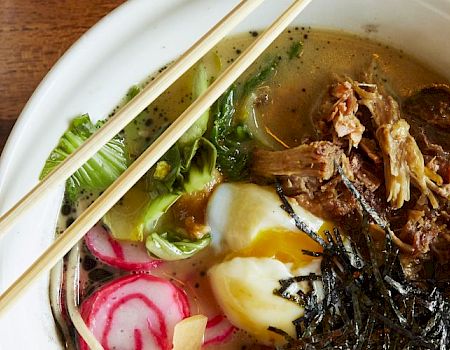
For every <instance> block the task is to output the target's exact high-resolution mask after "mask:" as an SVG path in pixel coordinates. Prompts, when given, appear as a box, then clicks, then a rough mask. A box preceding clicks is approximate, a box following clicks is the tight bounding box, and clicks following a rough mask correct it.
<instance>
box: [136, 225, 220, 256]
mask: <svg viewBox="0 0 450 350" xmlns="http://www.w3.org/2000/svg"><path fill="white" fill-rule="evenodd" d="M210 242H211V236H210V235H205V236H204V237H203V238H201V239H198V240H196V241H191V240H188V239H186V238H181V237H178V236H177V235H173V234H170V233H167V232H165V233H162V234H158V233H152V234H151V235H149V236H148V237H147V240H146V242H145V246H146V247H147V250H148V251H149V252H150V253H151V254H153V255H155V256H156V257H158V258H160V259H163V260H168V261H174V260H182V259H187V258H190V257H191V256H193V255H194V254H196V253H198V252H199V251H200V250H202V249H204V248H206V247H207V246H208V245H209V243H210Z"/></svg>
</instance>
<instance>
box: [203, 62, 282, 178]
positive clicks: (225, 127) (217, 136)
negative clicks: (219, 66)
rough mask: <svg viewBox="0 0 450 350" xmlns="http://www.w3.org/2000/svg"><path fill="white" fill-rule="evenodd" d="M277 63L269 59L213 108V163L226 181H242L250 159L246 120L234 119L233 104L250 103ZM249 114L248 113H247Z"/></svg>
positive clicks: (249, 133)
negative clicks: (214, 154)
mask: <svg viewBox="0 0 450 350" xmlns="http://www.w3.org/2000/svg"><path fill="white" fill-rule="evenodd" d="M278 62H279V59H278V58H274V59H272V60H271V61H270V62H269V63H268V64H267V65H266V66H264V67H263V68H262V69H261V70H260V71H258V73H256V74H255V75H253V76H252V77H250V78H249V79H248V80H247V81H245V82H244V84H243V85H242V86H241V87H237V86H235V85H233V86H231V87H230V88H229V89H228V90H227V91H226V92H225V93H224V94H223V95H222V96H221V97H220V98H219V99H218V100H217V101H216V103H215V104H214V106H213V109H212V115H213V123H212V128H211V133H210V140H211V142H212V143H213V144H214V145H215V146H216V148H217V163H218V165H219V168H220V170H221V171H222V172H223V173H224V175H225V176H226V177H228V178H229V179H230V180H233V181H237V180H243V179H245V178H246V177H247V176H248V170H247V169H248V167H247V163H248V161H249V157H250V151H251V149H250V144H249V142H248V141H250V140H251V139H252V137H253V136H254V135H253V132H252V131H251V129H250V128H249V125H251V124H250V123H249V120H248V119H247V118H237V117H236V114H237V113H236V110H237V109H238V107H237V106H236V105H237V102H240V103H241V104H243V106H241V107H242V108H244V109H245V107H246V104H249V103H252V106H253V101H254V99H252V98H251V96H253V95H254V94H255V90H256V89H258V88H259V87H260V86H261V85H262V84H264V83H265V82H267V80H268V79H269V78H270V77H271V76H272V75H273V74H275V72H276V68H277V65H278ZM248 113H250V112H248Z"/></svg>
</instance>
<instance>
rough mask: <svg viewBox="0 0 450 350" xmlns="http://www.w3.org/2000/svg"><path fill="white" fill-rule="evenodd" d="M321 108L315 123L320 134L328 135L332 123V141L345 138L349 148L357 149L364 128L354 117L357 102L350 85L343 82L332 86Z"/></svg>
mask: <svg viewBox="0 0 450 350" xmlns="http://www.w3.org/2000/svg"><path fill="white" fill-rule="evenodd" d="M323 107H324V108H323V110H322V112H321V113H320V117H319V121H316V124H319V125H320V129H321V130H322V132H323V133H325V134H328V132H329V131H328V130H329V129H330V125H329V124H330V123H332V126H333V127H332V134H333V135H332V136H333V139H334V141H336V140H337V139H339V138H346V139H348V141H349V148H352V147H355V148H356V147H358V144H359V142H360V141H361V138H362V134H363V133H364V130H365V128H364V126H363V125H362V124H361V122H360V121H359V119H358V118H357V117H356V113H357V111H358V102H357V99H356V96H355V93H354V91H353V88H352V85H351V84H350V83H349V82H347V81H345V82H338V83H337V84H335V85H334V86H332V87H331V88H330V91H329V96H326V101H325V103H324V105H323Z"/></svg>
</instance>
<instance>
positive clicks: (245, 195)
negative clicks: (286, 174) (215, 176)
mask: <svg viewBox="0 0 450 350" xmlns="http://www.w3.org/2000/svg"><path fill="white" fill-rule="evenodd" d="M280 205H281V201H280V198H279V197H278V195H277V194H276V192H275V190H274V189H273V188H270V187H263V186H258V185H255V184H244V183H225V184H221V185H219V186H218V187H217V188H216V189H215V191H214V193H213V194H212V196H211V198H210V200H209V202H208V206H207V208H206V221H207V224H208V226H209V227H210V228H211V233H212V245H213V247H214V248H215V249H216V250H220V251H222V252H224V251H239V250H241V249H243V248H246V247H248V246H249V245H250V244H251V242H252V241H253V240H254V238H255V237H256V236H257V234H258V233H259V232H261V231H262V230H264V229H270V228H285V229H288V230H292V231H296V230H298V229H297V228H296V227H295V224H294V221H293V219H292V218H291V217H290V216H289V215H288V214H287V213H286V212H285V211H284V210H283V209H281V208H280ZM291 205H292V207H293V209H294V210H295V212H296V213H297V214H298V215H299V217H300V218H301V219H302V220H303V221H304V222H305V223H307V224H308V225H309V226H310V227H311V228H312V229H313V230H315V231H318V230H319V229H320V227H321V226H322V225H323V223H324V221H323V220H322V219H320V218H318V217H317V216H315V215H313V214H311V213H310V212H309V211H307V210H305V209H304V208H302V207H301V206H299V205H298V204H297V203H296V202H294V201H292V202H291Z"/></svg>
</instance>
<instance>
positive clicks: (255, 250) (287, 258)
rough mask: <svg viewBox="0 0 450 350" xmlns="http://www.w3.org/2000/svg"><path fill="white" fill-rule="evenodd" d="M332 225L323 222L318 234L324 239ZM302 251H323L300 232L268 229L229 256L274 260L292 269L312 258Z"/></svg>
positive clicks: (307, 262) (308, 261)
mask: <svg viewBox="0 0 450 350" xmlns="http://www.w3.org/2000/svg"><path fill="white" fill-rule="evenodd" d="M333 227H334V225H333V224H332V223H330V222H324V224H323V225H322V226H321V228H320V230H319V232H318V234H319V235H320V236H321V237H322V238H324V237H325V234H324V232H325V231H327V230H328V231H330V232H332V230H333ZM302 250H308V251H311V252H322V251H323V249H322V247H321V246H320V244H318V243H317V242H315V241H314V240H313V239H312V238H310V237H309V236H308V235H306V234H305V233H304V232H302V231H291V230H288V229H285V228H269V229H264V230H262V231H260V232H259V233H258V235H257V236H256V237H255V239H254V240H253V241H252V243H251V244H250V246H248V247H246V248H244V249H242V250H240V251H238V252H235V253H233V254H231V256H230V258H234V257H238V256H239V257H261V258H262V257H264V258H274V259H277V260H279V261H281V262H283V263H292V264H293V267H294V268H299V267H303V266H306V265H308V264H309V263H310V262H311V261H312V260H313V259H315V258H314V257H312V256H310V255H307V254H304V253H303V252H302Z"/></svg>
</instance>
